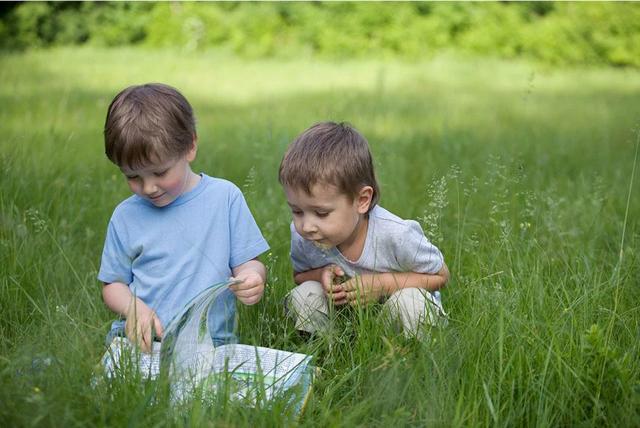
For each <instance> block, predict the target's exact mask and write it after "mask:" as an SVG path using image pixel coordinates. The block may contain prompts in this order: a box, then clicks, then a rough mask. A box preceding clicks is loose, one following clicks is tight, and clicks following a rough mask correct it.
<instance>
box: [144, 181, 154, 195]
mask: <svg viewBox="0 0 640 428" xmlns="http://www.w3.org/2000/svg"><path fill="white" fill-rule="evenodd" d="M156 190H157V187H156V183H154V181H153V180H145V181H144V183H143V184H142V191H143V192H144V194H145V195H153V194H154V193H156Z"/></svg>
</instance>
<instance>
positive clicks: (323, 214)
mask: <svg viewBox="0 0 640 428" xmlns="http://www.w3.org/2000/svg"><path fill="white" fill-rule="evenodd" d="M316 215H317V216H318V217H326V216H328V215H329V213H328V212H326V211H316Z"/></svg>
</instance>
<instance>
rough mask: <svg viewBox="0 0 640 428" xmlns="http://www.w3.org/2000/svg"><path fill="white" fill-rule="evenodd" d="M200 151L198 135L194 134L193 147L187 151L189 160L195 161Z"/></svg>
mask: <svg viewBox="0 0 640 428" xmlns="http://www.w3.org/2000/svg"><path fill="white" fill-rule="evenodd" d="M197 152H198V137H197V136H196V135H195V134H194V135H193V142H192V143H191V148H190V149H189V151H188V152H187V161H189V162H193V161H194V160H195V158H196V153H197Z"/></svg>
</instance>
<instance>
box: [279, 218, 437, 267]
mask: <svg viewBox="0 0 640 428" xmlns="http://www.w3.org/2000/svg"><path fill="white" fill-rule="evenodd" d="M291 261H292V262H293V270H294V271H295V272H304V271H307V270H310V269H316V268H319V267H322V266H326V265H328V264H331V263H334V264H336V265H338V266H340V267H341V268H342V269H343V270H344V272H345V274H346V275H348V276H350V277H353V276H356V275H358V274H363V273H373V272H417V273H430V274H435V273H437V272H438V271H439V270H440V269H441V268H442V265H443V262H444V260H443V257H442V253H441V252H440V250H438V248H437V247H436V246H435V245H433V244H432V243H431V242H429V240H428V239H427V238H426V236H424V232H423V231H422V228H421V227H420V225H419V224H418V222H416V221H413V220H403V219H401V218H400V217H398V216H397V215H395V214H392V213H390V212H389V211H387V210H385V209H384V208H382V207H380V206H375V207H374V208H373V209H372V210H371V211H370V212H369V226H368V229H367V237H366V240H365V243H364V248H363V250H362V254H361V255H360V258H359V259H358V260H349V259H347V258H346V257H344V256H343V255H342V253H340V250H338V248H336V247H333V248H330V249H328V250H325V249H322V248H319V247H317V246H316V245H314V244H313V243H312V242H310V241H307V240H305V239H304V238H302V237H301V236H300V235H299V234H298V232H296V229H295V227H294V226H293V223H291Z"/></svg>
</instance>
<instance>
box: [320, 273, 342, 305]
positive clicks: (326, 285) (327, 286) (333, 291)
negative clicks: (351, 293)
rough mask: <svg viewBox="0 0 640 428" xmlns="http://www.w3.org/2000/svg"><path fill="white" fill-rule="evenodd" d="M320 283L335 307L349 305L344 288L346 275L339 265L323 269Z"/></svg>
mask: <svg viewBox="0 0 640 428" xmlns="http://www.w3.org/2000/svg"><path fill="white" fill-rule="evenodd" d="M320 278H321V280H320V283H321V284H322V288H323V289H324V292H325V294H326V295H327V297H328V298H330V299H332V300H333V304H334V305H338V306H339V305H344V304H345V303H347V293H346V291H345V289H344V287H343V281H344V279H345V274H344V271H343V270H342V268H341V267H340V266H338V265H327V266H325V267H324V268H322V273H321V276H320Z"/></svg>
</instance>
